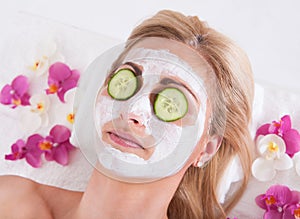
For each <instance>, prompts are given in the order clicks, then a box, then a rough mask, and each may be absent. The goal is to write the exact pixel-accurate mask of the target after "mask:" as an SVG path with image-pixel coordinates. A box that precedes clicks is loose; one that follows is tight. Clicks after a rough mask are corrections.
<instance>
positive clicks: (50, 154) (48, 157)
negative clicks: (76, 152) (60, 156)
mask: <svg viewBox="0 0 300 219" xmlns="http://www.w3.org/2000/svg"><path fill="white" fill-rule="evenodd" d="M53 151H54V148H53V149H52V150H51V151H45V159H46V160H48V161H52V160H54V158H53Z"/></svg>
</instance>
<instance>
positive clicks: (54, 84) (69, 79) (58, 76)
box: [46, 62, 80, 103]
mask: <svg viewBox="0 0 300 219" xmlns="http://www.w3.org/2000/svg"><path fill="white" fill-rule="evenodd" d="M79 76H80V73H79V71H78V70H71V69H70V68H69V66H67V65H66V64H64V63H61V62H56V63H54V64H52V65H51V66H50V68H49V77H48V85H49V88H48V89H47V90H46V93H47V94H54V93H57V96H58V97H59V99H60V101H61V102H63V103H64V102H65V99H64V96H65V93H66V92H67V91H68V90H70V89H72V88H74V87H76V86H77V82H78V80H79Z"/></svg>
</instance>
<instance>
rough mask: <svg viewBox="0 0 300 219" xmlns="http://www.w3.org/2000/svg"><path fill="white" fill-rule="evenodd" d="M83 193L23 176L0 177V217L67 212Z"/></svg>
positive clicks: (33, 216)
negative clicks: (65, 210)
mask: <svg viewBox="0 0 300 219" xmlns="http://www.w3.org/2000/svg"><path fill="white" fill-rule="evenodd" d="M80 197H81V195H80V193H76V192H71V191H66V190H63V189H60V188H55V187H51V186H46V185H42V184H39V183H36V182H34V181H32V180H30V179H26V178H23V177H19V176H0V218H45V219H48V218H49V219H50V218H53V217H55V218H56V215H63V214H66V213H67V212H63V209H62V208H61V206H65V205H67V207H68V208H64V209H70V208H72V207H73V206H74V205H76V203H78V201H79V200H80Z"/></svg>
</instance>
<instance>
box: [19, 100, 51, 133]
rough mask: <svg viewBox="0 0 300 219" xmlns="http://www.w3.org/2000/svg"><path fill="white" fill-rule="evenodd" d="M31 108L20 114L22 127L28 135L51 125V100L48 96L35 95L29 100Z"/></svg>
mask: <svg viewBox="0 0 300 219" xmlns="http://www.w3.org/2000/svg"><path fill="white" fill-rule="evenodd" d="M29 102H30V106H28V107H26V108H24V109H23V110H22V112H21V113H20V122H21V127H22V128H23V130H24V131H25V132H26V133H33V132H35V131H37V130H38V129H39V128H40V127H45V126H47V125H48V123H49V118H48V109H49V106H50V101H49V98H48V96H47V95H46V94H35V95H32V96H31V98H30V99H29Z"/></svg>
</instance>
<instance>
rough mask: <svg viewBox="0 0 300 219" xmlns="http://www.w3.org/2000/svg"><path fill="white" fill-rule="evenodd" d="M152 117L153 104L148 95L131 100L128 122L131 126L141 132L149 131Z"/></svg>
mask: <svg viewBox="0 0 300 219" xmlns="http://www.w3.org/2000/svg"><path fill="white" fill-rule="evenodd" d="M150 117H151V105H150V100H149V96H148V95H143V96H141V97H139V98H138V99H135V100H133V101H132V102H131V104H130V105H129V109H128V114H127V122H128V125H129V126H130V127H131V128H133V129H135V130H138V131H140V132H145V131H147V132H148V129H149V121H150ZM148 134H149V133H148Z"/></svg>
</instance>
